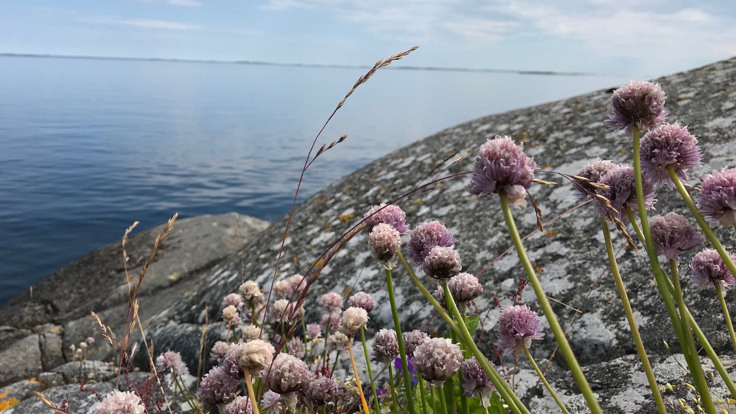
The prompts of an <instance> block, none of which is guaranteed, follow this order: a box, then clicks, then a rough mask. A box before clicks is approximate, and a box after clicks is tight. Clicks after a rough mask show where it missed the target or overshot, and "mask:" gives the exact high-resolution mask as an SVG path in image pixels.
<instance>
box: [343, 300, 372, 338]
mask: <svg viewBox="0 0 736 414" xmlns="http://www.w3.org/2000/svg"><path fill="white" fill-rule="evenodd" d="M367 323H368V312H366V311H365V309H363V308H357V307H354V306H351V307H349V308H347V309H345V311H344V312H343V313H342V331H343V332H344V333H345V335H347V337H348V338H352V337H353V336H354V335H355V333H356V332H358V331H359V330H360V328H363V327H365V325H366V324H367Z"/></svg>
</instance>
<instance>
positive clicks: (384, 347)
mask: <svg viewBox="0 0 736 414" xmlns="http://www.w3.org/2000/svg"><path fill="white" fill-rule="evenodd" d="M398 355H399V341H398V339H397V338H396V331H394V330H393V329H381V330H380V331H378V332H377V333H376V336H375V337H374V338H373V358H375V359H379V360H383V361H390V360H392V359H394V358H396V357H397V356H398Z"/></svg>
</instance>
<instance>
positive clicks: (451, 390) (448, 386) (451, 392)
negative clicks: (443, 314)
mask: <svg viewBox="0 0 736 414" xmlns="http://www.w3.org/2000/svg"><path fill="white" fill-rule="evenodd" d="M440 285H442V286H443V288H444V287H445V286H446V285H447V280H440ZM451 300H452V298H449V297H447V296H445V304H447V309H450V304H449V302H450V301H451ZM460 319H462V314H461V316H460ZM463 321H464V320H463ZM450 340H451V341H452V343H458V342H461V341H460V340H459V338H457V337H456V336H455V332H453V331H452V330H450ZM457 377H458V379H459V381H460V383H461V385H460V386H461V389H462V381H463V377H462V374H461V371H458V373H457ZM443 389H444V391H445V397H447V399H449V400H450V402H451V407H448V408H450V412H452V413H455V411H456V407H455V401H456V398H455V383H454V382H453V381H452V380H451V379H450V380H447V381H445V383H444V384H443ZM461 397H462V399H464V398H466V397H465V395H461ZM466 407H467V401H461V406H460V408H461V412H462V413H465V408H466Z"/></svg>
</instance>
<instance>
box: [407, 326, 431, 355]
mask: <svg viewBox="0 0 736 414" xmlns="http://www.w3.org/2000/svg"><path fill="white" fill-rule="evenodd" d="M403 338H404V350H405V351H406V355H414V350H415V349H416V348H417V347H418V346H419V345H421V344H422V342H424V341H425V340H426V339H427V338H429V335H427V334H426V333H424V332H422V331H420V330H418V329H415V330H413V331H411V332H404V334H403Z"/></svg>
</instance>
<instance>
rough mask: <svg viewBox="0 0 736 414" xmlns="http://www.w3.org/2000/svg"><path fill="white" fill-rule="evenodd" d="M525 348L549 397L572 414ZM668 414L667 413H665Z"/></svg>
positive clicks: (566, 412) (566, 413)
mask: <svg viewBox="0 0 736 414" xmlns="http://www.w3.org/2000/svg"><path fill="white" fill-rule="evenodd" d="M522 346H523V347H524V353H525V354H526V357H527V359H528V360H529V363H531V364H532V367H533V368H534V371H536V372H537V376H538V377H539V379H540V380H542V383H543V384H544V387H545V388H547V391H548V392H549V395H551V396H552V398H554V400H555V402H556V403H557V406H558V407H560V410H562V412H563V413H565V414H570V412H569V411H567V408H565V404H563V403H562V401H560V397H558V396H557V393H556V392H555V390H553V389H552V386H551V385H549V382H547V378H545V377H544V374H543V373H542V371H540V370H539V367H538V366H537V363H536V362H535V361H534V358H532V354H530V353H529V348H527V346H526V345H524V344H522ZM665 414H666V411H665Z"/></svg>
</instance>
